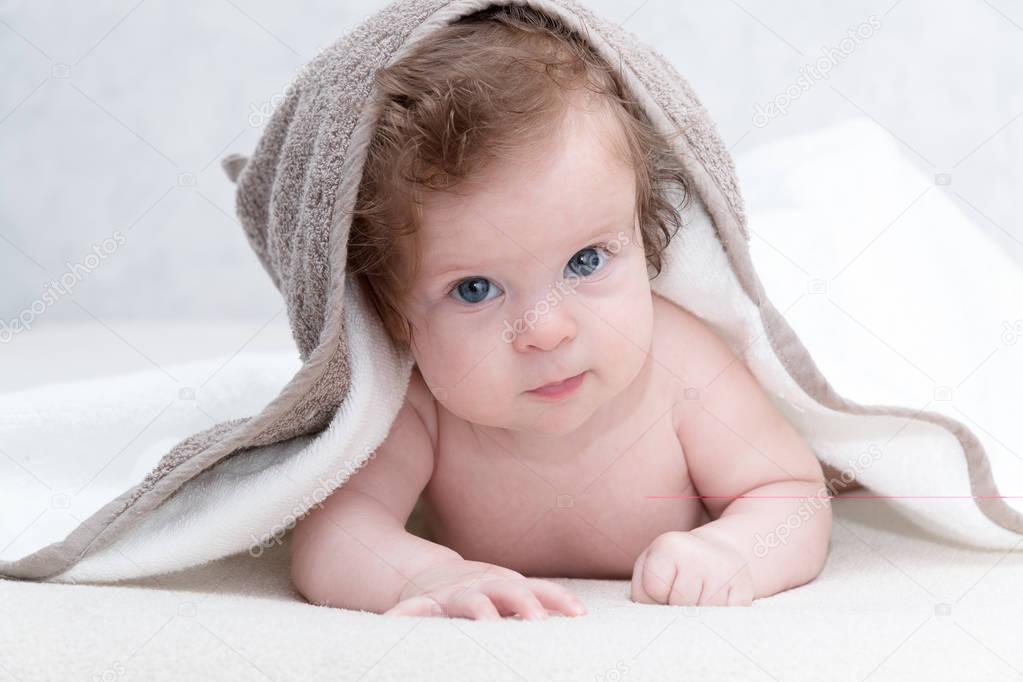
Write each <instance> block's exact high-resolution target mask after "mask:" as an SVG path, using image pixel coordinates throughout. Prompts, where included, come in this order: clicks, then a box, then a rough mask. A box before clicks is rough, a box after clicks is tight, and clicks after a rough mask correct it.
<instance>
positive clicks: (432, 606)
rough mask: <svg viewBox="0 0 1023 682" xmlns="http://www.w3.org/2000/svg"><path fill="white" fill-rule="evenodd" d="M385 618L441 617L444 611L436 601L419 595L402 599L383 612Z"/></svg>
mask: <svg viewBox="0 0 1023 682" xmlns="http://www.w3.org/2000/svg"><path fill="white" fill-rule="evenodd" d="M383 615H385V616H420V617H425V616H443V615H444V609H443V608H442V607H441V605H440V604H438V603H437V602H436V601H434V600H433V599H431V598H430V597H427V596H426V595H420V596H418V597H409V598H408V599H404V600H402V601H400V602H398V603H397V604H395V605H394V606H392V607H391V608H389V609H387V610H386V611H384V613H383Z"/></svg>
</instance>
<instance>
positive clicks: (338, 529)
mask: <svg viewBox="0 0 1023 682" xmlns="http://www.w3.org/2000/svg"><path fill="white" fill-rule="evenodd" d="M419 381H420V383H416V377H415V376H414V377H413V383H412V384H411V386H410V388H409V396H408V397H407V398H406V401H405V404H404V405H403V406H402V408H401V410H400V411H399V412H398V415H397V416H396V418H395V421H394V424H393V425H392V426H391V430H390V432H389V433H388V436H387V438H386V439H385V440H384V442H383V443H382V444H381V445H380V447H379V448H377V450H376V452H375V454H374V456H373V457H372V458H371V459H370V461H369V462H367V463H366V465H365V466H363V467H362V468H361V469H359V470H358V471H356V472H355V473H354V474H353V475H352V477H351V478H350V479H349V480H348V481H347V482H346V483H345V484H344V485H342V486H341V488H339V489H337V490H336V491H334V493H332V494H331V495H330V496H329V497H328V498H327V499H326V500H324V502H323V504H322V506H320V507H317V508H315V509H314V510H313V511H312V512H311V513H310V514H309V515H308V516H306V517H304V518H302V519H301V520H300V521H299V522H298V524H297V525H296V526H295V529H294V531H293V535H292V542H291V581H292V584H293V585H294V586H295V589H297V590H298V591H299V593H301V594H302V596H304V597H305V598H306V599H307V600H309V601H310V602H314V603H318V604H325V605H329V606H335V607H340V608H350V609H363V610H367V611H373V612H375V613H385V612H388V613H392V614H395V615H422V616H427V615H449V616H461V617H467V618H487V617H490V618H497V617H500V616H502V615H512V614H519V615H521V616H522V617H537V618H543V617H546V611H545V609H550V610H555V611H557V610H560V611H562V612H564V613H569V612H572V615H576V614H578V613H582V612H583V609H582V607H581V606H579V605H577V604H576V603H575V602H574V601H573V600H574V597H573V596H572V595H571V594H570V593H569V592H568V591H567V590H566V589H565V588H563V587H561V586H560V585H557V584H555V583H551V582H548V581H541V580H538V579H527V578H525V577H524V576H522V575H521V574H519V573H517V572H515V571H512V570H510V569H507V568H504V567H500V566H495V565H491V564H486V563H483V562H477V561H467V560H464V559H463V558H462V556H461V555H460V554H458V552H455V551H454V550H452V549H450V548H448V547H445V546H444V545H440V544H437V543H433V542H430V541H428V540H425V539H423V538H420V537H418V536H416V535H414V534H412V533H409V532H408V531H406V530H405V523H406V521H407V520H408V517H409V514H410V513H411V511H412V508H413V506H414V505H415V503H416V500H417V499H418V497H419V494H420V492H421V491H422V490H423V488H424V487H425V486H426V484H427V483H428V482H429V480H430V478H431V476H432V475H433V465H434V452H433V444H432V441H431V438H430V434H429V432H428V430H427V428H426V426H425V424H424V422H423V420H422V418H421V417H420V415H419V413H418V412H417V410H416V408H415V406H414V404H413V403H414V402H415V399H416V396H422V395H423V392H425V391H428V389H427V388H426V387H425V384H423V383H421V380H419Z"/></svg>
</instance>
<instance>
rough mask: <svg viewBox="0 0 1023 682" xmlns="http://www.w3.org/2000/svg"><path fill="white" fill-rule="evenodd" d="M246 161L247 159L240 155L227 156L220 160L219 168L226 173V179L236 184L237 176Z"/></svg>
mask: <svg viewBox="0 0 1023 682" xmlns="http://www.w3.org/2000/svg"><path fill="white" fill-rule="evenodd" d="M248 161H249V157H247V156H243V155H242V154H228V155H227V156H225V157H224V158H222V159H221V160H220V167H221V168H223V169H224V172H225V173H227V177H229V178H230V179H231V182H237V181H238V176H239V175H240V174H241V172H242V169H243V168H245V164H246V163H248Z"/></svg>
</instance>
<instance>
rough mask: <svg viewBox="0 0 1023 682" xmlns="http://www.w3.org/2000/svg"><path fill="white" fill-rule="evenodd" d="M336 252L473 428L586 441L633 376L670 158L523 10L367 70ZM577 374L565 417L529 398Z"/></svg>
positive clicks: (580, 52)
mask: <svg viewBox="0 0 1023 682" xmlns="http://www.w3.org/2000/svg"><path fill="white" fill-rule="evenodd" d="M377 86H378V88H379V91H380V93H381V94H382V97H383V98H382V100H381V101H382V103H383V113H382V116H381V118H380V122H379V126H378V128H377V130H376V133H375V137H374V139H373V140H372V142H371V144H370V147H369V150H368V155H367V160H366V164H365V168H364V171H363V178H362V184H361V186H360V190H359V197H358V200H357V202H356V207H355V212H354V215H353V221H352V230H351V236H350V239H349V245H348V263H347V267H348V272H349V274H351V275H354V276H357V277H359V278H361V279H362V281H363V282H364V283H365V284H366V285H367V291H368V293H369V297H370V300H371V302H372V304H373V305H374V307H375V309H376V310H377V312H378V313H379V314H380V317H381V319H382V321H383V323H384V326H385V328H386V329H387V332H388V333H389V335H390V336H391V337H392V338H393V339H394V340H395V341H396V342H397V343H398V344H400V345H404V346H407V347H409V348H410V350H411V352H412V354H413V356H414V358H415V360H416V363H417V365H418V367H419V371H420V372H421V373H422V375H423V378H424V379H425V380H426V383H427V384H428V385H429V386H430V388H431V390H432V391H433V393H434V396H435V398H436V399H437V400H438V401H439V402H440V403H441V404H443V405H444V406H445V407H446V408H447V409H448V410H449V411H451V412H452V413H454V414H455V415H457V416H459V417H461V418H463V419H465V420H466V421H469V422H471V423H474V424H477V425H481V426H489V427H496V428H500V429H511V430H516V431H530V432H537V433H546V434H562V435H563V434H568V433H570V432H572V431H574V430H575V429H576V428H578V427H579V426H581V425H583V424H584V423H585V422H586V421H587V420H588V419H589V418H590V417H591V416H593V415H594V413H595V412H596V411H597V410H598V409H599V408H600V407H601V406H602V405H605V404H607V402H608V401H609V400H610V399H611V398H612V397H614V396H615V395H617V394H618V393H620V392H621V391H622V390H624V389H625V388H626V387H628V386H629V385H630V384H631V383H632V381H633V380H634V379H635V378H636V376H637V375H638V373H639V371H640V369H641V368H642V366H643V364H644V362H645V361H646V354H647V351H648V350H649V348H650V341H651V334H652V325H653V312H652V308H653V301H652V298H651V290H650V279H651V276H656V275H657V274H658V273H659V272H660V270H661V252H662V251H663V250H664V248H665V247H666V246H667V244H668V241H669V240H670V239H671V238H672V236H673V235H674V232H675V230H677V228H678V227H679V226H680V222H681V221H680V218H679V210H681V206H677V205H675V204H674V203H673V202H672V201H671V199H670V191H671V190H680V192H679V196H681V197H682V199H683V202H684V200H686V199H687V198H688V193H687V191H686V184H685V183H686V180H685V176H684V175H683V171H682V169H681V167H680V165H679V161H678V160H677V158H676V157H675V155H674V153H673V152H672V150H671V147H670V142H669V141H668V140H667V139H665V138H664V137H663V136H661V135H660V134H659V133H658V132H657V131H655V130H654V129H653V128H652V126H651V124H650V123H649V122H648V120H647V118H646V115H645V114H644V113H643V112H642V110H641V109H640V107H639V105H638V104H637V103H636V102H634V101H633V100H632V99H631V98H630V97H629V96H628V94H627V93H626V92H625V89H624V87H623V85H622V83H621V79H620V77H619V76H618V75H617V74H616V73H615V72H614V70H613V69H611V68H610V67H609V66H608V64H607V63H606V62H605V61H604V60H603V59H601V58H600V57H599V56H597V55H596V54H595V53H594V52H593V50H592V48H590V47H589V46H588V45H587V44H586V43H585V41H584V40H583V39H581V38H580V37H578V36H577V35H576V34H574V33H571V32H569V31H567V30H566V29H565V28H563V27H562V26H561V25H560V24H558V23H557V22H554V21H552V20H551V19H550V18H549V17H547V16H546V15H544V14H541V13H538V12H536V11H534V10H531V9H529V8H526V7H522V6H516V5H512V6H506V7H500V8H490V9H488V10H486V11H484V12H480V13H477V14H475V15H473V16H472V17H467V18H463V19H462V20H460V21H458V22H456V23H454V24H451V25H449V26H446V27H444V28H443V29H441V30H438V31H436V32H435V33H434V34H432V35H431V36H430V37H429V38H428V39H427V41H426V42H423V43H421V44H420V45H418V46H417V48H416V49H415V51H414V52H413V53H411V54H409V55H407V56H406V57H404V58H403V59H402V60H400V61H399V62H396V63H395V64H393V65H391V66H390V67H388V68H387V69H385V70H383V71H381V72H379V74H378V80H377ZM580 373H585V376H584V379H583V382H582V384H581V385H580V386H579V388H578V389H576V391H575V392H574V393H573V394H572V395H570V396H568V397H566V398H562V399H560V400H552V399H550V398H544V397H541V396H538V395H536V394H534V393H529V392H528V391H529V390H530V389H533V388H536V387H538V386H541V385H543V384H546V383H550V382H554V381H560V380H562V379H565V378H568V377H572V376H574V375H577V374H580Z"/></svg>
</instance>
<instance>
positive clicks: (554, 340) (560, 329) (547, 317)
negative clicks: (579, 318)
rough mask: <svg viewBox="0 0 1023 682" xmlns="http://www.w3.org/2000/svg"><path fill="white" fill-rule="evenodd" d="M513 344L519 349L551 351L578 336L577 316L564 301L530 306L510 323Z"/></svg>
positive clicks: (523, 350)
mask: <svg viewBox="0 0 1023 682" xmlns="http://www.w3.org/2000/svg"><path fill="white" fill-rule="evenodd" d="M510 330H511V332H512V335H513V338H512V339H511V343H512V346H513V347H514V348H515V350H517V351H519V352H527V351H529V350H545V351H551V350H554V349H555V348H557V347H558V346H560V345H562V344H563V343H567V342H569V341H571V340H572V339H574V338H575V336H576V333H577V331H578V327H577V324H576V320H575V316H574V315H573V314H572V311H571V309H570V307H569V306H567V305H565V303H564V302H563V301H562V302H559V303H550V302H548V301H546V300H545V301H541V302H540V303H539V304H537V305H536V306H533V307H532V308H529V309H527V310H526V311H524V312H523V314H522V315H521V316H520V317H519V319H518V320H515V321H514V322H512V323H511V325H510Z"/></svg>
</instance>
